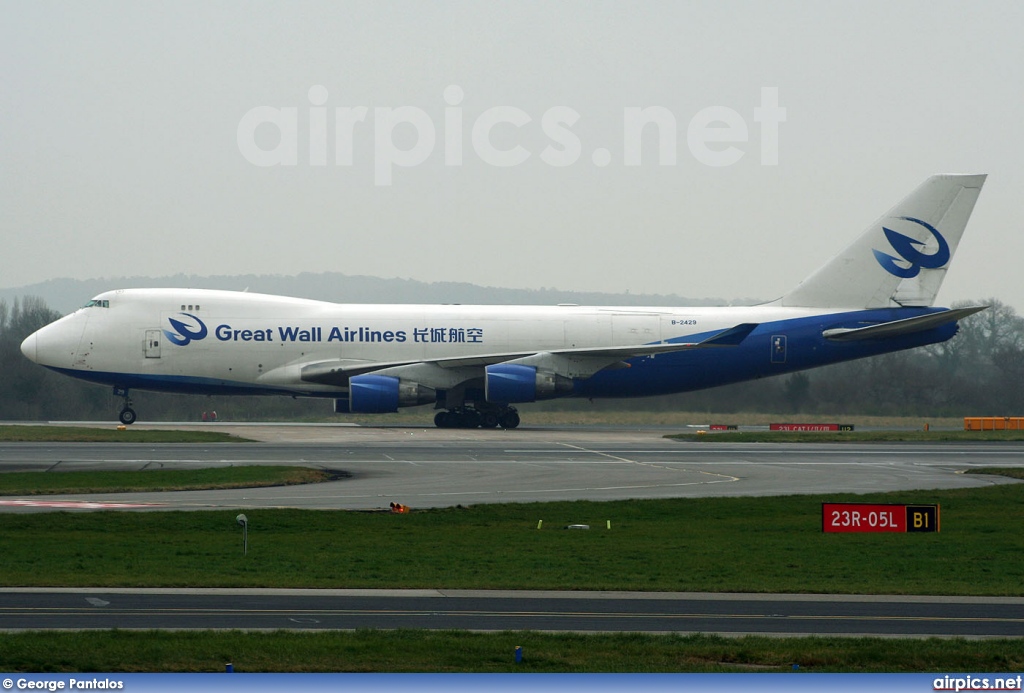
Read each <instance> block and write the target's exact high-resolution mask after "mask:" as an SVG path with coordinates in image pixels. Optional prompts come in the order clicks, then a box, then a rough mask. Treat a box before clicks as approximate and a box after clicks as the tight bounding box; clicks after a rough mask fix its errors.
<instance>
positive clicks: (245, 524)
mask: <svg viewBox="0 0 1024 693" xmlns="http://www.w3.org/2000/svg"><path fill="white" fill-rule="evenodd" d="M235 521H236V522H238V524H240V525H242V555H243V556H247V555H249V518H247V517H246V516H245V515H244V514H243V515H239V516H238V517H236V518H235Z"/></svg>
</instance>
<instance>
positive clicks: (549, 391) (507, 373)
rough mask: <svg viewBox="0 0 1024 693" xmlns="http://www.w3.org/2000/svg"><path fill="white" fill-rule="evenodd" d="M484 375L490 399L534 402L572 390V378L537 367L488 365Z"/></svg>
mask: <svg viewBox="0 0 1024 693" xmlns="http://www.w3.org/2000/svg"><path fill="white" fill-rule="evenodd" d="M486 373H487V374H486V376H485V378H484V396H485V398H486V399H487V401H488V402H495V403H498V404H511V403H513V402H535V401H536V400H538V399H552V398H554V397H561V396H563V395H567V394H569V393H571V392H572V390H573V383H572V378H567V377H565V376H564V375H558V374H557V373H552V372H551V371H541V370H538V369H537V367H536V366H524V365H521V364H518V363H498V364H495V365H493V366H488V367H487V369H486Z"/></svg>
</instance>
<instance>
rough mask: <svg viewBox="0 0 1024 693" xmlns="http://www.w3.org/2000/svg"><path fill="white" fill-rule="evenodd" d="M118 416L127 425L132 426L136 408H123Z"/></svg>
mask: <svg viewBox="0 0 1024 693" xmlns="http://www.w3.org/2000/svg"><path fill="white" fill-rule="evenodd" d="M117 418H118V419H120V420H121V423H123V424H124V425H125V426H130V425H132V424H133V423H135V418H136V417H135V410H134V409H132V408H131V407H125V408H124V409H122V410H121V413H120V414H118V415H117Z"/></svg>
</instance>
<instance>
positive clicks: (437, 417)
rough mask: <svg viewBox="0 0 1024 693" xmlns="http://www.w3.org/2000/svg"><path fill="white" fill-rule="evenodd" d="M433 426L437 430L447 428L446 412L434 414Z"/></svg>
mask: <svg viewBox="0 0 1024 693" xmlns="http://www.w3.org/2000/svg"><path fill="white" fill-rule="evenodd" d="M434 425H435V426H437V427H438V428H447V427H448V412H446V411H439V412H437V413H436V414H434Z"/></svg>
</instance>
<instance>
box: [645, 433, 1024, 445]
mask: <svg viewBox="0 0 1024 693" xmlns="http://www.w3.org/2000/svg"><path fill="white" fill-rule="evenodd" d="M665 437H666V438H671V439H673V440H681V441H686V442H701V443H939V442H979V441H985V442H991V441H1007V440H1024V431H820V432H817V431H816V432H813V433H805V432H798V431H715V432H707V433H675V434H671V435H667V436H665Z"/></svg>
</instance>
